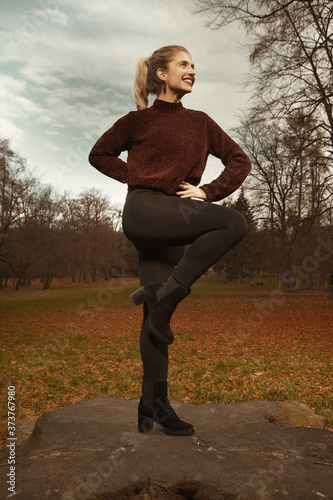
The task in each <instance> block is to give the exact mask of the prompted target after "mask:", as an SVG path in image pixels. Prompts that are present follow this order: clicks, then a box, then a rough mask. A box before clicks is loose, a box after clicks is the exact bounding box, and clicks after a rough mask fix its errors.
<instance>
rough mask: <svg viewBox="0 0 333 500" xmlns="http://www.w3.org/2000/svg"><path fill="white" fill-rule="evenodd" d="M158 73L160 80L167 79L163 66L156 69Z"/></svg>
mask: <svg viewBox="0 0 333 500" xmlns="http://www.w3.org/2000/svg"><path fill="white" fill-rule="evenodd" d="M156 74H157V76H158V78H159V79H160V80H163V81H165V79H166V75H165V73H164V71H163V69H162V68H158V70H157V71H156Z"/></svg>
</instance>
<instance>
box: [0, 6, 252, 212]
mask: <svg viewBox="0 0 333 500" xmlns="http://www.w3.org/2000/svg"><path fill="white" fill-rule="evenodd" d="M0 8H1V28H0V44H1V53H0V102H1V112H0V136H1V138H3V139H10V141H11V146H12V148H13V149H14V150H15V151H16V152H18V153H19V154H20V155H21V156H23V157H24V158H26V159H27V162H28V165H29V167H31V168H34V169H35V171H36V174H37V175H38V176H39V177H40V178H41V180H42V181H43V182H45V183H48V184H49V183H51V184H52V185H53V186H54V188H55V189H56V191H57V192H59V193H61V194H62V193H63V192H64V191H65V190H66V191H69V192H70V193H72V194H73V195H76V194H78V193H80V192H81V191H82V190H83V189H86V188H91V187H95V188H98V189H102V190H103V191H104V192H105V193H106V194H107V195H108V196H109V197H110V199H111V202H112V203H114V204H116V205H119V206H122V204H123V201H124V198H125V194H126V187H125V186H124V185H123V184H120V183H118V182H117V181H114V180H112V179H110V178H108V177H106V176H104V175H102V174H101V173H99V172H98V171H96V170H95V169H94V168H93V167H92V166H90V164H89V163H88V160H87V156H88V154H89V151H90V149H91V147H92V146H93V144H94V143H95V142H96V140H97V139H98V137H99V136H100V135H102V133H103V132H104V131H105V130H107V129H108V128H110V127H111V126H112V124H113V123H114V122H115V120H117V119H118V118H119V117H121V116H123V115H125V114H127V113H128V112H129V111H132V110H134V109H135V101H134V93H133V81H134V75H135V70H136V65H137V63H138V61H139V59H140V58H141V57H144V56H149V55H150V54H151V53H152V52H153V51H154V50H155V49H157V48H159V47H161V46H163V45H170V44H178V45H183V46H185V47H187V48H188V50H189V52H190V53H191V56H192V59H193V62H194V63H195V66H196V79H197V80H196V83H195V86H194V89H193V91H192V94H190V95H187V96H185V97H184V99H183V105H184V106H185V107H186V108H191V109H199V110H202V111H205V112H206V113H208V114H209V115H210V116H211V117H212V118H213V119H214V120H216V121H217V122H218V123H219V124H220V126H221V127H222V128H223V129H224V130H225V131H226V132H228V133H231V128H232V127H233V126H235V125H237V115H239V114H240V113H241V110H242V108H243V107H244V105H246V103H247V99H248V95H247V94H246V93H245V92H244V89H243V83H244V81H245V79H246V77H247V72H248V60H247V55H248V54H247V50H246V48H244V46H242V42H243V41H244V33H243V31H242V30H241V29H240V28H239V27H237V26H236V25H231V26H229V27H228V28H227V29H223V30H220V31H212V30H210V29H209V28H207V27H206V18H205V17H204V16H203V15H202V14H201V15H197V14H195V10H196V6H195V4H194V2H193V1H192V0H168V1H165V0H93V1H89V0H45V1H44V0H15V1H9V0H0ZM231 135H232V133H231ZM124 158H126V157H124ZM221 169H222V165H221V164H220V162H219V161H217V160H216V159H210V160H209V162H208V166H207V170H206V173H205V174H204V177H203V181H202V182H209V181H210V180H212V179H213V178H215V177H217V175H219V173H220V171H221Z"/></svg>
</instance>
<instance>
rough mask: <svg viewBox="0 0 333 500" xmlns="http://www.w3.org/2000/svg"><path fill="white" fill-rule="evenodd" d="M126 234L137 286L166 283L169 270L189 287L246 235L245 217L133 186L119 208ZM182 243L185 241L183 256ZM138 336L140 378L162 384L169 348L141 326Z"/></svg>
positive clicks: (166, 369)
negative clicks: (134, 258)
mask: <svg viewBox="0 0 333 500" xmlns="http://www.w3.org/2000/svg"><path fill="white" fill-rule="evenodd" d="M123 229H124V233H125V235H126V237H127V238H128V239H129V240H130V241H132V242H133V243H134V245H135V247H136V248H137V250H138V256H139V277H140V282H141V284H142V285H145V284H146V283H149V282H150V281H165V280H166V279H167V278H168V277H169V276H170V274H171V273H173V274H174V276H175V277H176V278H177V279H178V280H179V281H180V282H181V283H183V284H184V285H186V286H189V287H190V286H191V285H192V284H193V283H194V282H195V281H196V280H197V279H198V278H199V277H200V276H201V275H202V274H204V273H205V272H206V271H207V270H208V269H209V268H210V267H211V266H212V265H213V264H215V262H217V261H218V260H219V259H220V258H221V257H222V256H223V255H224V254H225V253H226V252H227V251H228V250H230V248H232V247H233V246H234V245H235V244H236V243H238V242H239V241H240V240H241V239H242V238H243V236H244V235H245V233H246V230H247V224H246V219H245V218H244V217H243V215H242V214H240V213H239V212H237V211H236V210H233V209H232V208H228V207H223V206H221V205H216V204H214V203H208V202H202V201H197V200H192V199H189V198H186V199H185V198H180V197H178V196H174V195H171V196H170V195H166V194H164V193H161V192H159V191H152V190H149V189H135V190H133V191H131V192H130V193H129V194H128V196H127V199H126V203H125V206H124V210H123ZM185 245H190V246H189V248H188V249H187V252H186V255H185V254H184V251H185ZM146 315H147V310H146V307H145V306H144V318H143V323H142V329H141V336H140V349H141V356H142V361H143V367H144V380H146V381H149V382H165V381H166V380H167V373H168V346H167V344H165V343H163V342H161V341H159V340H158V339H157V338H156V337H154V336H153V335H152V334H151V333H150V332H149V330H148V329H147V327H146V326H145V318H146Z"/></svg>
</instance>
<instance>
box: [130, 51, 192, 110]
mask: <svg viewBox="0 0 333 500" xmlns="http://www.w3.org/2000/svg"><path fill="white" fill-rule="evenodd" d="M177 52H187V53H188V50H187V49H185V47H181V46H180V45H167V46H166V47H161V48H160V49H158V50H155V52H153V54H152V55H151V57H143V58H142V59H141V60H140V61H139V64H138V67H137V70H136V75H135V81H134V95H135V102H136V107H137V109H138V110H140V109H145V108H147V107H148V96H149V94H154V95H157V96H158V95H160V93H161V90H162V85H163V81H162V80H160V79H159V77H158V76H157V70H158V69H159V68H162V69H163V70H166V69H167V68H168V65H169V63H170V62H171V61H172V59H173V57H174V56H175V54H176V53H177Z"/></svg>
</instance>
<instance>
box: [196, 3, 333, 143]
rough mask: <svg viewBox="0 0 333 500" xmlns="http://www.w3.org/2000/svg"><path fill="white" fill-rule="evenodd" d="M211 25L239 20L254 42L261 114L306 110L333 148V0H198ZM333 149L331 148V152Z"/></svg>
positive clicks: (256, 93)
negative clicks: (267, 111) (266, 110)
mask: <svg viewBox="0 0 333 500" xmlns="http://www.w3.org/2000/svg"><path fill="white" fill-rule="evenodd" d="M196 3H197V5H198V6H199V12H205V13H208V15H209V18H210V20H209V24H210V26H211V27H212V28H215V29H221V28H223V27H224V26H226V25H227V24H229V23H231V22H234V21H237V22H240V23H242V24H243V26H245V28H246V30H247V33H248V36H249V41H250V43H251V51H250V61H251V63H252V69H251V79H250V81H251V83H252V85H253V87H254V97H257V102H256V103H255V104H256V107H257V113H258V112H260V110H261V109H262V108H265V109H267V108H268V109H270V110H271V112H272V116H273V117H276V116H278V117H284V116H286V115H290V114H293V113H294V112H295V110H296V111H299V110H302V112H303V114H304V115H305V116H306V117H307V118H309V117H312V119H313V122H312V123H313V125H314V127H315V128H318V127H319V128H320V129H321V130H322V132H323V133H322V134H321V139H322V140H323V141H324V144H325V147H326V149H328V148H332V147H333V102H332V99H333V31H332V26H333V9H332V0H316V1H313V0H290V1H287V0H285V1H281V0H197V1H196ZM331 152H332V151H331Z"/></svg>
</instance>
